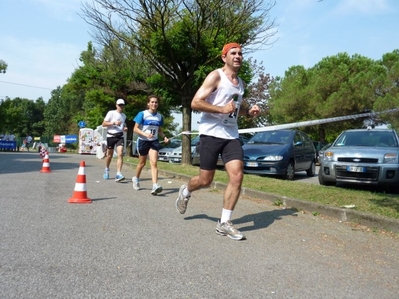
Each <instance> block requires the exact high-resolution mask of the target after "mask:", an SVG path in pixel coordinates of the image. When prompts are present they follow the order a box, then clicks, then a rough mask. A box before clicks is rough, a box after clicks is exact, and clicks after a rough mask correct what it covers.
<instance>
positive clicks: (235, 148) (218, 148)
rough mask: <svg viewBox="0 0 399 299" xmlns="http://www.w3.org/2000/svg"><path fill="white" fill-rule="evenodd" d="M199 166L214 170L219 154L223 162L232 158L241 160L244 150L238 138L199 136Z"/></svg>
mask: <svg viewBox="0 0 399 299" xmlns="http://www.w3.org/2000/svg"><path fill="white" fill-rule="evenodd" d="M199 148H200V149H199V152H200V168H201V169H204V170H215V169H216V166H217V161H218V157H219V154H220V155H221V157H222V161H223V163H224V164H226V163H227V162H230V161H232V160H240V161H242V160H243V158H244V152H243V150H242V147H241V142H240V140H239V139H223V138H217V137H213V136H208V135H201V136H200V146H199Z"/></svg>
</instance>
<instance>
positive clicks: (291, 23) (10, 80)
mask: <svg viewBox="0 0 399 299" xmlns="http://www.w3.org/2000/svg"><path fill="white" fill-rule="evenodd" d="M84 1H85V0H1V1H0V16H1V17H0V42H1V45H0V60H4V61H5V62H6V63H7V64H8V68H7V72H6V73H5V74H0V100H1V99H5V98H6V97H9V98H11V99H13V98H16V97H21V98H27V99H32V100H36V99H38V98H39V97H42V98H43V100H44V101H45V102H47V101H48V100H49V99H50V97H51V91H52V90H54V89H56V88H57V87H58V86H63V85H64V84H66V83H67V80H68V78H69V77H70V76H71V74H72V73H73V72H74V70H75V69H76V68H78V67H79V66H80V65H81V64H80V61H79V57H80V54H81V52H83V51H85V50H86V49H87V44H88V42H89V41H93V38H92V36H91V35H90V32H91V27H90V26H89V25H88V24H87V23H86V22H85V21H84V20H83V19H82V17H81V16H80V15H81V14H82V11H81V2H84ZM265 1H268V0H265ZM270 17H271V19H274V20H275V22H276V24H277V27H276V29H277V33H276V34H275V35H274V36H273V37H272V38H271V39H270V42H273V43H272V45H271V46H268V47H265V48H264V49H262V50H259V51H257V52H255V53H252V54H250V55H249V56H250V57H253V58H255V59H257V60H258V61H263V65H264V67H265V71H266V73H269V74H270V75H271V76H273V77H276V76H284V73H285V71H286V70H288V69H289V68H290V67H291V66H295V65H303V66H304V67H305V68H310V67H312V66H314V65H315V64H317V63H318V62H319V61H320V60H321V59H322V58H325V57H327V56H334V55H336V54H338V53H340V52H346V53H348V54H349V55H354V54H360V55H362V56H366V57H368V58H371V59H374V60H379V59H381V58H382V55H383V54H385V53H389V52H392V51H393V50H395V49H399V30H398V28H399V1H397V0H322V1H321V0H277V4H276V6H275V7H273V8H272V9H271V11H270ZM243 50H244V51H243V52H244V55H245V49H243ZM245 58H248V57H246V56H244V59H245ZM175 121H177V122H179V121H180V120H179V119H178V117H177V119H176V120H175ZM196 121H197V117H194V120H193V129H196V127H197V124H196Z"/></svg>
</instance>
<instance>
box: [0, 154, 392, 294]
mask: <svg viewBox="0 0 399 299" xmlns="http://www.w3.org/2000/svg"><path fill="white" fill-rule="evenodd" d="M49 161H50V169H51V172H50V173H41V172H40V170H41V169H42V166H43V163H42V159H41V158H40V157H39V156H38V154H37V153H34V152H30V153H28V152H19V153H18V152H16V153H7V152H0V188H1V193H0V194H1V199H0V298H7V299H10V298H118V299H120V298H212V299H213V298H222V299H223V298H237V299H238V298H239V299H243V298H249V299H253V298H276V299H277V298H278V299H281V298H301V299H303V298H306V299H312V298H315V299H320V298H323V299H330V298H331V299H332V298H362V299H368V298H369V299H375V298H379V299H394V298H397V297H398V294H399V255H398V252H399V238H398V236H397V235H393V234H385V233H376V232H373V231H370V230H366V229H364V228H362V227H354V226H351V225H348V224H345V223H341V222H339V221H337V220H334V219H327V218H324V217H321V216H313V215H311V214H308V213H301V212H296V211H293V210H289V209H283V208H281V207H276V206H272V205H270V204H268V202H266V201H259V200H257V201H255V200H251V199H250V198H246V197H243V198H241V199H240V201H239V202H238V205H237V207H236V211H235V212H234V214H233V222H234V223H235V225H236V226H237V228H239V229H240V230H242V231H243V232H244V233H245V234H246V236H247V240H245V241H238V242H237V241H233V240H230V239H229V238H227V237H221V236H219V235H216V234H215V226H216V222H217V220H218V219H219V217H220V214H221V208H222V206H221V204H222V201H221V198H222V194H221V193H220V192H218V191H216V190H210V189H204V190H201V191H198V192H196V193H194V194H193V196H192V199H191V201H190V203H189V206H188V209H187V212H186V214H184V215H180V214H178V213H177V211H176V209H175V206H174V204H175V200H176V197H177V192H178V189H179V187H180V185H181V184H182V183H184V182H182V181H180V180H178V179H177V178H172V177H164V176H163V177H161V178H160V180H159V183H160V184H161V185H163V187H164V192H163V193H161V194H160V195H158V196H152V195H150V188H151V181H150V177H149V172H148V171H144V172H143V177H142V181H141V185H142V187H143V189H142V190H140V191H138V192H137V191H134V190H133V188H132V185H131V182H130V180H126V181H124V182H122V183H116V182H115V181H114V180H113V179H110V180H107V181H104V180H103V179H102V171H103V167H104V161H103V160H98V159H97V158H96V157H95V156H82V155H72V154H71V155H70V154H56V153H53V154H50V156H49ZM81 161H85V164H86V167H85V168H84V170H85V177H86V184H84V186H85V187H86V189H87V197H88V198H90V199H91V200H92V203H90V204H71V203H68V199H69V198H71V197H72V195H73V194H74V192H75V187H76V181H77V175H78V171H79V165H80V162H81ZM123 173H124V175H125V176H126V177H127V178H131V177H132V176H133V173H134V171H133V169H132V168H129V167H128V165H127V164H125V165H124V168H123ZM114 175H115V162H114V161H113V162H112V164H111V177H112V178H113V177H114Z"/></svg>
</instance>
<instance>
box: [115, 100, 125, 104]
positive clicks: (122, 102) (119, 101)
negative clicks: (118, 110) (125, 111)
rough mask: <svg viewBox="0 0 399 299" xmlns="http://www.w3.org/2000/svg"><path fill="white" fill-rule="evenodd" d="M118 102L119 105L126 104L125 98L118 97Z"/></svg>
mask: <svg viewBox="0 0 399 299" xmlns="http://www.w3.org/2000/svg"><path fill="white" fill-rule="evenodd" d="M116 104H117V105H125V101H124V100H123V99H118V100H117V101H116Z"/></svg>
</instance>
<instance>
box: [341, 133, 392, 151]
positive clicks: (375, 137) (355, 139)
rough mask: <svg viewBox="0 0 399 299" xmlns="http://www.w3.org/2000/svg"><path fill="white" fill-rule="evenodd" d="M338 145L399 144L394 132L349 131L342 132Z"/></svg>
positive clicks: (371, 145)
mask: <svg viewBox="0 0 399 299" xmlns="http://www.w3.org/2000/svg"><path fill="white" fill-rule="evenodd" d="M335 145H336V146H365V147H390V146H398V143H397V140H396V138H395V135H394V134H393V132H386V131H384V132H383V131H373V130H367V131H366V130H365V131H348V132H344V133H342V134H341V135H340V136H339V137H338V139H337V141H336V142H335Z"/></svg>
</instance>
